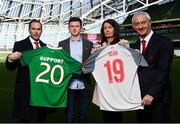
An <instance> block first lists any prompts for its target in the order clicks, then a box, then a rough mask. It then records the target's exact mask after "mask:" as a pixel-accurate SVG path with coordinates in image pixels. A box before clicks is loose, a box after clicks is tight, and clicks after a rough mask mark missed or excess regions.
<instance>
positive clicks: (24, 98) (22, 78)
mask: <svg viewBox="0 0 180 124" xmlns="http://www.w3.org/2000/svg"><path fill="white" fill-rule="evenodd" d="M40 45H41V47H42V46H45V45H46V44H44V43H43V42H42V41H40ZM31 49H33V46H32V44H31V41H30V40H29V37H27V38H26V39H24V40H22V41H18V42H15V44H14V47H13V52H15V51H19V52H23V51H26V50H31ZM5 64H6V67H7V69H8V70H15V69H16V68H17V75H16V82H15V94H14V111H13V114H14V116H15V117H16V118H18V119H23V120H34V121H35V120H37V118H38V109H37V107H31V106H30V105H29V98H30V77H29V69H28V67H27V66H25V67H22V66H21V64H20V61H19V60H17V61H13V62H9V61H8V58H6V63H5Z"/></svg>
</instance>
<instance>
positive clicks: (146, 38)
mask: <svg viewBox="0 0 180 124" xmlns="http://www.w3.org/2000/svg"><path fill="white" fill-rule="evenodd" d="M153 33H154V32H153V31H152V30H151V32H150V33H149V34H148V35H147V36H146V37H145V38H144V39H142V38H141V39H140V40H141V41H142V40H145V41H146V42H149V40H150V38H151V36H152V35H153Z"/></svg>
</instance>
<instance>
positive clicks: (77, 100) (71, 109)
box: [66, 89, 90, 123]
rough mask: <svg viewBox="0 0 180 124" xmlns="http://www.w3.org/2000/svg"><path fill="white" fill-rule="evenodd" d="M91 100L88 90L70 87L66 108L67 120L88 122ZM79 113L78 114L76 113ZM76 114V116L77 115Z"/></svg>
mask: <svg viewBox="0 0 180 124" xmlns="http://www.w3.org/2000/svg"><path fill="white" fill-rule="evenodd" d="M89 100H90V92H89V91H87V90H84V89H83V90H72V89H68V101H67V102H68V104H67V110H66V122H69V123H71V122H74V120H75V117H77V122H86V115H87V110H88V105H89ZM75 113H77V115H76V114H75ZM75 115H76V116H75Z"/></svg>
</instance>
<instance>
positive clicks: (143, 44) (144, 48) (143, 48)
mask: <svg viewBox="0 0 180 124" xmlns="http://www.w3.org/2000/svg"><path fill="white" fill-rule="evenodd" d="M141 43H142V53H144V52H145V51H146V41H145V40H142V41H141Z"/></svg>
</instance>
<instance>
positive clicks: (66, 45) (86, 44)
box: [58, 38, 93, 90]
mask: <svg viewBox="0 0 180 124" xmlns="http://www.w3.org/2000/svg"><path fill="white" fill-rule="evenodd" d="M82 42H83V50H82V56H83V58H82V62H84V61H85V60H86V59H87V58H88V57H89V56H90V54H91V49H92V48H93V43H92V42H90V41H88V40H85V39H82ZM58 47H62V48H63V49H64V50H65V51H66V52H67V53H69V54H70V38H68V39H65V40H63V41H61V42H59V44H58ZM81 78H82V80H83V82H84V85H85V90H89V88H90V86H89V84H90V74H82V75H81Z"/></svg>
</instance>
